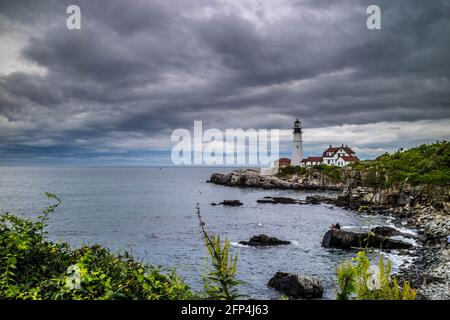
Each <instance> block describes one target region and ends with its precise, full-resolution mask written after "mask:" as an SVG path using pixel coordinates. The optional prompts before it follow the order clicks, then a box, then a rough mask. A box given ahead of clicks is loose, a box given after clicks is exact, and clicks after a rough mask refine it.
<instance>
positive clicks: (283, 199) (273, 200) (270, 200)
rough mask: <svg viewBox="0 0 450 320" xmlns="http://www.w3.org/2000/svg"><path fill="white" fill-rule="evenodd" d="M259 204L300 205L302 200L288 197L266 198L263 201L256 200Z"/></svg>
mask: <svg viewBox="0 0 450 320" xmlns="http://www.w3.org/2000/svg"><path fill="white" fill-rule="evenodd" d="M256 202H258V203H273V204H279V203H282V204H298V203H299V202H300V200H297V199H292V198H287V197H264V199H262V200H256Z"/></svg>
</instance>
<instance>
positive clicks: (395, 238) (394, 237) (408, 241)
mask: <svg viewBox="0 0 450 320" xmlns="http://www.w3.org/2000/svg"><path fill="white" fill-rule="evenodd" d="M389 239H393V240H399V241H402V242H407V243H409V244H411V245H412V246H414V247H415V246H417V242H416V240H414V239H411V238H406V237H404V236H392V237H389Z"/></svg>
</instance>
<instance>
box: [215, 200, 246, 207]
mask: <svg viewBox="0 0 450 320" xmlns="http://www.w3.org/2000/svg"><path fill="white" fill-rule="evenodd" d="M220 204H221V205H224V206H229V207H238V206H242V205H243V203H242V202H241V201H239V200H223V201H222V202H220V203H215V202H213V203H211V205H212V206H217V205H220Z"/></svg>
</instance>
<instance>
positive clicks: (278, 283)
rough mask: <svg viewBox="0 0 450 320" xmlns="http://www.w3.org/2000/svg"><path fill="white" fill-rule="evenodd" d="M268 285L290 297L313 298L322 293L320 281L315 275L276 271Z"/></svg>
mask: <svg viewBox="0 0 450 320" xmlns="http://www.w3.org/2000/svg"><path fill="white" fill-rule="evenodd" d="M268 286H269V287H271V288H274V289H275V290H277V291H280V292H282V293H284V294H286V295H287V296H289V297H292V298H304V299H314V298H321V297H322V295H323V285H322V281H321V280H320V279H319V278H317V277H312V276H309V277H307V276H299V275H296V274H292V273H285V272H277V273H276V274H275V275H274V276H273V277H272V278H271V279H270V280H269V283H268Z"/></svg>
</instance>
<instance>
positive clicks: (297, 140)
mask: <svg viewBox="0 0 450 320" xmlns="http://www.w3.org/2000/svg"><path fill="white" fill-rule="evenodd" d="M293 134H294V137H293V140H292V157H291V165H292V166H300V165H301V161H302V159H303V141H302V124H301V122H300V121H298V118H297V120H296V121H295V122H294V129H293Z"/></svg>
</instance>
